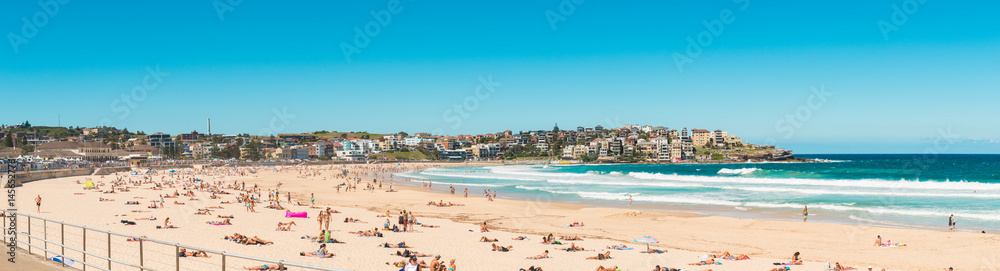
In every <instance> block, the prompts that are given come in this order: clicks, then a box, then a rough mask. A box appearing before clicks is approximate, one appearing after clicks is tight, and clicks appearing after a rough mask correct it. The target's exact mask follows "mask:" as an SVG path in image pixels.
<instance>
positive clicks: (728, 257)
mask: <svg viewBox="0 0 1000 271" xmlns="http://www.w3.org/2000/svg"><path fill="white" fill-rule="evenodd" d="M708 257H709V258H719V259H725V260H731V261H742V260H749V259H750V256H747V255H746V254H740V255H739V256H733V254H729V251H726V252H723V253H722V254H709V255H708Z"/></svg>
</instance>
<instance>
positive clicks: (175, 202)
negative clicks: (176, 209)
mask: <svg viewBox="0 0 1000 271" xmlns="http://www.w3.org/2000/svg"><path fill="white" fill-rule="evenodd" d="M174 205H184V203H180V202H177V201H176V200H175V201H174Z"/></svg>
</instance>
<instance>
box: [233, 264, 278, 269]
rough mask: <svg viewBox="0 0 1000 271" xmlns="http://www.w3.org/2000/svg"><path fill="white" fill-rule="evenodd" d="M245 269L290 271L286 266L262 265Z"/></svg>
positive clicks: (245, 267)
mask: <svg viewBox="0 0 1000 271" xmlns="http://www.w3.org/2000/svg"><path fill="white" fill-rule="evenodd" d="M243 269H246V270H288V268H285V266H284V265H281V264H278V265H266V264H264V265H261V266H249V267H248V266H244V267H243Z"/></svg>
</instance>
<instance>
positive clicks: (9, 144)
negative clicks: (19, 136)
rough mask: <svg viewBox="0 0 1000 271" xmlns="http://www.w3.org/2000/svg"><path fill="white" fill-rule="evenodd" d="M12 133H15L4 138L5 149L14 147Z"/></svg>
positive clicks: (8, 133) (9, 133)
mask: <svg viewBox="0 0 1000 271" xmlns="http://www.w3.org/2000/svg"><path fill="white" fill-rule="evenodd" d="M12 133H13V132H7V135H6V136H4V138H3V146H4V147H14V136H12V135H11V134H12Z"/></svg>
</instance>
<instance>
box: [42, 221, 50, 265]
mask: <svg viewBox="0 0 1000 271" xmlns="http://www.w3.org/2000/svg"><path fill="white" fill-rule="evenodd" d="M48 225H49V224H48V223H47V221H46V220H44V219H42V246H43V247H44V248H45V251H42V252H43V254H45V257H43V258H46V259H48V258H49V242H48V241H49V226H48Z"/></svg>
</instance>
